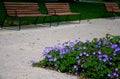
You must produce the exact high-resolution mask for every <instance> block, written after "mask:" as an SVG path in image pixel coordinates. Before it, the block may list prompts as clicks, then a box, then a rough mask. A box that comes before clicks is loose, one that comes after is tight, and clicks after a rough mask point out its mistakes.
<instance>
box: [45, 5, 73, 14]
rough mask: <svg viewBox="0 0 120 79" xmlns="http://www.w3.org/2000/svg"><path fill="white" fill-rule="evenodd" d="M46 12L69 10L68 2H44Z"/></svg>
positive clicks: (64, 11)
mask: <svg viewBox="0 0 120 79" xmlns="http://www.w3.org/2000/svg"><path fill="white" fill-rule="evenodd" d="M45 6H46V9H47V11H48V14H53V13H66V12H71V10H70V6H69V3H45Z"/></svg>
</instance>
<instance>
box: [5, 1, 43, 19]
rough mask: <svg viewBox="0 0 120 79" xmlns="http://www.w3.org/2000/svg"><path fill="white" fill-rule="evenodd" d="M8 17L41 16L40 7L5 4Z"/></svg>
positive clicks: (22, 3)
mask: <svg viewBox="0 0 120 79" xmlns="http://www.w3.org/2000/svg"><path fill="white" fill-rule="evenodd" d="M4 6H5V9H6V12H7V14H8V16H15V15H16V13H17V15H18V16H21V17H22V16H39V15H41V13H40V11H39V6H38V4H37V3H30V2H29V3H28V2H4Z"/></svg>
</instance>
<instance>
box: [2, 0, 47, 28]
mask: <svg viewBox="0 0 120 79" xmlns="http://www.w3.org/2000/svg"><path fill="white" fill-rule="evenodd" d="M3 4H4V9H5V12H6V16H5V18H4V20H3V22H2V24H1V28H2V27H3V25H4V22H5V19H6V17H14V18H18V20H19V22H18V26H19V30H20V29H21V17H36V19H35V21H34V24H35V25H36V22H37V20H38V17H39V16H48V15H43V14H41V13H40V10H39V6H38V4H37V3H31V2H4V3H3Z"/></svg>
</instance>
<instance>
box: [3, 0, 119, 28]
mask: <svg viewBox="0 0 120 79" xmlns="http://www.w3.org/2000/svg"><path fill="white" fill-rule="evenodd" d="M45 6H46V9H47V14H42V13H41V12H40V8H39V6H38V4H37V3H30V2H4V9H5V13H6V16H5V17H4V19H3V21H2V23H1V28H3V26H4V23H5V19H6V17H15V18H18V26H19V30H20V29H21V17H36V19H35V21H34V24H35V25H36V22H37V20H38V17H39V16H43V17H44V18H43V23H44V21H45V19H46V17H47V16H50V26H51V22H52V16H57V18H58V19H57V25H58V24H59V16H62V15H66V21H67V19H68V18H67V17H68V16H69V15H79V17H78V18H79V23H80V19H81V14H80V13H74V12H72V11H71V10H70V6H69V3H45ZM105 7H106V11H108V12H113V13H114V12H120V10H119V6H118V4H116V3H105Z"/></svg>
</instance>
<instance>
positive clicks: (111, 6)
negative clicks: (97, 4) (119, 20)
mask: <svg viewBox="0 0 120 79" xmlns="http://www.w3.org/2000/svg"><path fill="white" fill-rule="evenodd" d="M105 7H106V11H107V12H112V13H113V15H114V16H116V13H120V9H119V6H118V4H117V3H105Z"/></svg>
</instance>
